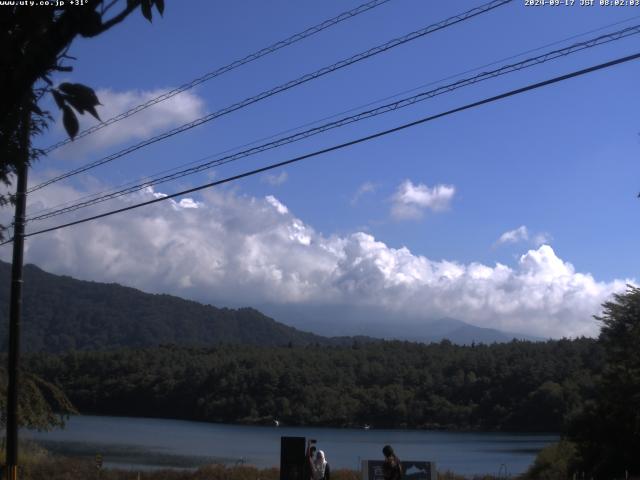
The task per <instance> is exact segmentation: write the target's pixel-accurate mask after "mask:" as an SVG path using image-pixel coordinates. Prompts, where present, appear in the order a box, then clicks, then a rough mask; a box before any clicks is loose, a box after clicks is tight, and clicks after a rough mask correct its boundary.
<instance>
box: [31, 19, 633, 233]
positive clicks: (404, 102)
mask: <svg viewBox="0 0 640 480" xmlns="http://www.w3.org/2000/svg"><path fill="white" fill-rule="evenodd" d="M639 33H640V24H639V25H634V26H631V27H628V28H624V29H622V30H618V31H616V32H612V33H608V34H606V35H601V36H599V37H596V38H593V39H590V40H586V41H584V42H579V43H576V44H573V45H570V46H568V47H565V48H561V49H557V50H553V51H550V52H547V53H544V54H542V55H538V56H536V57H532V58H528V59H526V60H523V61H521V62H517V63H513V64H509V65H504V66H502V67H500V68H497V69H495V70H491V71H488V72H482V73H480V74H478V75H475V76H473V77H469V78H465V79H462V80H459V81H457V82H454V83H451V84H448V85H443V86H440V87H438V88H435V89H432V90H429V91H426V92H421V93H418V94H417V95H413V96H411V97H407V98H403V99H400V100H397V101H395V102H391V103H388V104H386V105H382V106H380V107H377V108H374V109H370V110H367V111H363V112H360V113H357V114H355V115H350V116H347V117H343V118H341V119H339V120H336V121H333V122H329V123H326V124H324V125H320V126H317V127H314V128H311V129H308V130H305V131H302V132H298V133H295V134H293V135H289V136H286V137H282V138H279V139H277V140H274V141H272V142H268V143H264V144H262V145H258V146H256V147H252V148H249V149H246V150H243V151H240V152H237V153H234V154H231V155H226V156H224V157H222V158H218V159H215V160H212V161H209V162H206V163H201V164H198V165H195V166H193V167H190V168H187V169H184V170H180V171H177V172H174V173H171V174H166V175H163V176H159V177H157V178H153V179H150V180H147V181H145V182H141V183H138V184H135V185H132V186H128V187H127V188H123V189H120V190H117V191H114V192H111V193H108V194H105V195H102V196H98V197H95V198H91V199H89V200H84V201H80V202H77V203H74V204H72V205H69V206H66V207H64V208H60V209H57V210H53V211H49V212H47V213H43V214H40V215H34V216H31V217H30V218H28V219H27V221H28V222H32V221H37V220H45V219H48V218H51V217H55V216H58V215H62V214H64V213H69V212H73V211H76V210H79V209H81V208H86V207H89V206H91V205H95V204H98V203H102V202H105V201H108V200H111V199H114V198H118V197H121V196H124V195H128V194H131V193H135V192H138V191H140V190H144V189H146V188H149V187H153V186H154V185H158V184H161V183H166V182H169V181H172V180H176V179H179V178H182V177H185V176H187V175H193V174H196V173H199V172H202V171H205V170H208V169H210V168H213V167H217V166H220V165H224V164H227V163H230V162H233V161H236V160H239V159H241V158H245V157H248V156H251V155H255V154H258V153H261V152H264V151H267V150H271V149H274V148H277V147H280V146H282V145H287V144H289V143H293V142H297V141H299V140H303V139H305V138H309V137H311V136H314V135H317V134H319V133H323V132H326V131H328V130H332V129H334V128H338V127H342V126H345V125H348V124H351V123H355V122H359V121H361V120H364V119H366V118H371V117H375V116H378V115H382V114H385V113H388V112H391V111H394V110H398V109H401V108H404V107H408V106H410V105H414V104H416V103H418V102H422V101H425V100H428V99H430V98H433V97H436V96H438V95H442V94H444V93H449V92H452V91H454V90H457V89H459V88H462V87H466V86H469V85H473V84H475V83H479V82H482V81H484V80H488V79H491V78H495V77H498V76H502V75H505V74H508V73H512V72H516V71H519V70H522V69H525V68H529V67H532V66H535V65H540V64H542V63H545V62H548V61H550V60H555V59H558V58H561V57H565V56H567V55H570V54H573V53H576V52H580V51H582V50H586V49H589V48H593V47H596V46H599V45H603V44H607V43H610V42H613V41H616V40H620V39H622V38H626V37H629V36H631V35H636V34H639Z"/></svg>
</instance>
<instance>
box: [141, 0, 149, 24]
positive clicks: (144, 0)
mask: <svg viewBox="0 0 640 480" xmlns="http://www.w3.org/2000/svg"><path fill="white" fill-rule="evenodd" d="M140 7H141V8H142V15H144V18H146V19H147V20H149V21H150V22H151V17H152V13H151V0H142V2H141V3H140Z"/></svg>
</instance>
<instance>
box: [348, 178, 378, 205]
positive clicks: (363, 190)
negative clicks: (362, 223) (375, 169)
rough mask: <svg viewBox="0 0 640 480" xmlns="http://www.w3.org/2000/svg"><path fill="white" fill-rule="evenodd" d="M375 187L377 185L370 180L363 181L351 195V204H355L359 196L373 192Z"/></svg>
mask: <svg viewBox="0 0 640 480" xmlns="http://www.w3.org/2000/svg"><path fill="white" fill-rule="evenodd" d="M376 189H377V186H376V185H375V184H374V183H372V182H364V183H363V184H362V185H360V186H359V187H358V189H357V190H356V193H354V194H353V197H351V205H356V204H357V203H358V201H360V198H361V197H362V196H363V195H366V194H367V193H373V192H375V191H376Z"/></svg>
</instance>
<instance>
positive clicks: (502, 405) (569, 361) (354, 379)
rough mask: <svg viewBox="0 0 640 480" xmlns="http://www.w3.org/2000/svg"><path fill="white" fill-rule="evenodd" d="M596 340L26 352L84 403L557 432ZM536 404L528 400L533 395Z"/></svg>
mask: <svg viewBox="0 0 640 480" xmlns="http://www.w3.org/2000/svg"><path fill="white" fill-rule="evenodd" d="M598 349H599V346H598V345H597V344H596V342H595V341H594V340H589V339H578V340H572V341H569V340H561V341H549V342H544V343H531V342H517V341H514V342H511V343H508V344H494V345H491V346H487V345H476V346H473V347H470V346H468V347H463V346H455V345H451V344H431V345H423V344H415V343H409V342H379V343H366V344H361V345H360V346H359V348H358V349H353V348H352V347H351V346H315V347H312V346H307V347H296V346H294V347H291V348H289V347H288V346H282V347H263V346H252V345H219V346H217V347H215V348H186V347H177V346H164V347H158V348H148V349H119V350H114V351H102V352H95V351H93V352H92V351H85V352H71V353H67V354H61V355H52V354H44V353H40V354H32V355H29V356H28V357H26V358H25V360H24V362H25V365H27V366H28V368H29V369H30V370H31V371H33V372H35V373H37V374H38V375H40V376H42V377H43V378H45V379H47V380H48V381H50V382H52V383H54V384H57V385H60V386H61V387H62V388H63V389H64V391H65V392H67V394H68V395H69V398H70V399H71V401H72V402H73V403H74V405H76V406H77V407H78V409H79V410H80V411H82V412H84V413H96V414H105V415H131V416H152V417H164V418H181V419H190V420H199V421H211V422H224V423H248V424H261V423H265V424H272V423H273V419H274V418H277V419H279V420H280V422H281V423H282V424H284V425H318V426H320V425H327V426H344V427H346V426H352V427H360V426H362V425H364V424H369V425H372V426H373V427H374V428H384V427H406V428H446V429H483V430H516V431H517V430H520V431H523V430H524V431H560V429H561V428H562V422H563V418H564V417H563V416H564V414H565V413H567V412H572V411H575V410H577V409H580V408H581V407H582V403H581V402H582V399H583V398H586V399H588V398H590V395H592V391H591V390H592V385H591V382H586V383H583V381H582V380H583V379H590V378H591V377H592V376H593V375H597V374H598V366H597V365H595V366H594V365H593V364H592V359H593V358H594V357H597V356H598V353H597V351H598ZM536 402H540V403H541V405H540V408H536V409H533V410H532V404H533V403H536Z"/></svg>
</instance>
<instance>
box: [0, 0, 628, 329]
mask: <svg viewBox="0 0 640 480" xmlns="http://www.w3.org/2000/svg"><path fill="white" fill-rule="evenodd" d="M597 3H598V2H596V4H595V5H594V6H591V7H588V6H580V1H579V0H577V1H576V2H575V3H574V5H572V6H569V5H564V1H563V2H562V5H559V6H550V5H544V6H527V5H525V2H524V0H523V1H518V0H515V1H513V2H510V3H508V4H507V5H505V6H501V7H499V8H497V9H494V10H492V11H490V12H487V13H484V14H482V15H479V16H477V17H475V18H472V19H469V20H467V21H464V22H460V23H458V24H456V25H453V26H450V27H448V28H445V29H442V30H440V31H437V32H434V33H432V34H429V35H426V36H424V37H422V38H419V39H417V40H414V41H412V42H409V43H407V44H405V45H401V46H398V47H396V48H393V49H391V50H390V51H387V52H384V53H381V54H379V55H376V56H374V57H372V58H369V59H367V60H364V61H362V62H359V63H357V64H354V65H351V66H348V67H345V68H342V69H340V70H338V71H336V72H334V73H331V74H328V75H325V76H323V77H322V78H319V79H316V80H313V81H310V82H307V83H305V84H303V85H300V86H297V87H295V88H292V89H290V90H287V91H286V92H282V93H279V94H277V95H274V96H272V97H270V98H267V99H265V100H262V101H260V102H257V103H255V104H252V105H250V106H247V107H246V108H242V109H240V110H238V111H236V112H233V113H231V114H228V115H225V116H223V117H220V118H217V119H215V120H214V121H212V122H208V123H206V124H204V125H201V126H199V127H196V128H194V129H192V130H189V131H188V132H185V133H183V134H180V135H176V136H174V137H172V138H169V139H166V140H163V141H161V142H158V143H156V144H154V145H151V146H148V147H146V148H143V149H140V150H138V151H136V152H134V153H133V154H131V155H128V156H126V157H123V158H120V159H117V160H115V161H113V162H110V163H109V164H107V165H104V166H101V167H98V168H95V169H92V170H90V171H89V172H86V173H84V174H82V175H77V176H74V177H72V178H70V179H68V180H66V181H63V182H57V183H55V184H53V185H51V186H49V187H46V188H43V189H41V190H38V191H36V192H34V193H33V194H31V195H30V198H29V204H28V213H29V214H32V213H34V212H37V211H39V210H41V209H43V208H50V207H53V206H56V205H59V204H61V203H62V202H73V201H74V200H76V199H78V198H80V197H83V196H85V195H87V194H91V193H95V192H101V191H104V190H108V189H110V188H114V187H115V186H118V185H121V184H125V183H127V182H131V181H136V180H139V179H140V178H143V177H145V176H148V175H152V174H155V173H157V172H160V171H164V170H167V169H171V168H174V167H177V166H179V165H183V164H186V163H189V162H194V161H197V160H199V159H202V158H204V157H208V156H209V157H210V158H217V156H219V154H220V153H221V152H227V151H237V150H240V149H241V148H240V147H241V146H243V145H246V144H250V143H252V142H256V141H258V140H262V141H261V142H258V144H259V143H263V142H264V140H263V139H265V138H270V137H273V136H274V135H275V136H276V137H280V136H282V135H284V133H283V132H289V133H291V131H293V132H296V131H300V129H301V128H302V127H303V126H305V125H308V124H310V123H311V122H317V121H319V120H322V119H326V118H327V117H333V118H340V117H342V116H345V115H347V113H344V112H347V111H349V112H351V113H353V112H358V111H362V110H365V109H367V108H371V105H372V104H373V105H374V106H378V105H381V104H382V103H385V101H384V99H387V100H386V102H389V101H391V100H389V97H392V96H393V97H394V98H402V97H403V96H408V95H412V94H415V93H417V92H420V91H425V90H430V89H433V88H435V87H438V86H441V85H446V84H448V83H451V82H455V81H457V80H460V79H462V78H466V77H469V76H473V75H476V74H478V73H479V72H481V71H487V70H489V69H493V68H498V67H499V66H501V65H504V64H507V63H510V62H511V63H513V62H517V61H520V60H523V59H525V58H528V57H530V56H535V55H539V54H541V53H543V52H546V51H549V50H553V49H557V48H561V47H565V46H568V45H571V44H573V43H575V42H579V41H585V40H587V39H590V38H593V37H596V36H598V35H602V34H604V33H608V32H612V31H616V30H620V29H622V28H625V27H630V26H633V25H636V24H640V8H638V7H629V6H623V7H613V6H600V5H598V4H597ZM359 4H360V3H359V2H358V1H346V0H342V1H337V0H326V1H322V2H319V1H316V2H293V1H279V0H272V1H269V2H259V1H238V2H224V3H223V2H209V1H204V0H202V1H197V0H192V1H189V2H176V1H173V2H171V1H169V2H167V6H166V11H165V14H164V17H163V18H160V17H159V16H158V15H157V14H156V16H155V17H154V21H153V23H152V24H150V23H149V22H147V21H146V20H145V19H144V18H143V17H142V15H141V14H140V13H139V12H136V13H134V14H133V15H132V16H131V17H130V18H128V19H127V20H126V21H125V22H123V23H122V24H120V25H118V26H117V27H115V28H113V29H112V30H110V31H109V32H107V33H106V34H104V35H102V36H100V37H98V38H95V39H87V40H85V39H78V40H77V41H75V42H74V44H73V46H72V48H71V50H70V52H69V53H70V54H71V55H73V56H74V57H76V58H77V60H76V61H73V62H72V65H73V66H74V71H73V72H72V73H64V74H61V75H59V76H57V77H56V78H55V81H56V82H79V83H83V84H86V85H90V86H91V87H93V88H95V89H96V91H97V94H98V97H99V98H100V101H101V103H102V106H101V107H99V109H98V112H99V113H100V115H101V117H102V118H103V119H106V118H110V117H111V116H113V115H116V114H118V113H120V112H122V111H124V110H127V109H128V108H131V107H133V106H135V105H137V104H139V103H141V102H144V101H146V100H148V99H151V98H154V97H156V96H157V95H159V94H162V93H164V92H167V91H169V90H171V89H172V88H175V87H177V86H180V85H183V84H185V83H188V82H190V81H191V80H193V79H194V78H197V77H200V76H201V75H203V74H205V73H207V72H210V71H213V70H215V69H217V68H218V67H221V66H224V65H226V64H229V63H231V62H233V61H234V60H237V59H240V58H243V57H244V56H246V55H248V54H250V53H253V52H255V51H257V50H260V49H261V48H264V47H266V46H268V45H271V44H273V43H275V42H277V41H279V40H282V39H284V38H287V37H289V36H290V35H292V34H295V33H297V32H301V31H303V30H305V29H306V28H308V27H310V26H313V25H316V24H318V23H321V22H322V21H324V20H326V19H328V18H331V17H333V16H336V15H338V14H339V13H341V12H344V11H346V10H349V9H351V8H354V7H356V6H357V5H359ZM481 4H482V2H479V1H466V0H465V1H462V0H461V1H456V2H450V1H429V2H424V1H418V0H391V1H389V2H387V3H385V4H383V5H380V6H378V7H377V8H375V9H372V10H371V11H368V12H366V13H363V14H361V15H358V16H357V17H354V18H352V19H349V20H346V21H344V22H342V23H340V24H338V25H336V26H334V27H332V28H329V29H327V30H325V31H323V32H321V33H319V34H317V35H315V36H313V37H311V38H307V39H304V40H302V41H300V42H298V43H296V44H295V45H292V46H290V47H287V48H283V49H281V50H279V51H278V52H275V53H273V54H271V55H268V56H266V57H264V58H261V59H259V60H257V61H255V62H252V63H250V64H247V65H244V66H242V67H240V68H237V69H236V70H234V71H232V72H229V73H227V74H225V75H222V76H220V77H217V78H215V79H213V80H211V81H208V82H205V83H202V84H200V85H198V86H197V87H195V88H193V89H190V90H188V91H187V92H184V93H182V94H180V95H177V96H175V97H173V98H172V99H170V100H167V101H165V102H162V103H160V104H158V105H156V106H154V107H151V108H149V109H147V110H145V111H144V112H141V113H138V114H137V115H134V116H132V117H131V118H129V119H127V120H124V121H122V122H118V123H117V124H115V125H111V126H108V127H106V128H104V129H102V130H100V131H99V132H97V133H95V134H93V135H89V136H87V137H86V138H83V139H79V140H77V141H75V142H73V143H71V144H69V145H67V146H65V147H62V148H60V149H58V150H56V151H54V152H52V153H51V154H50V155H49V156H48V157H47V158H44V159H42V160H40V161H38V163H37V164H35V165H34V166H33V168H32V169H31V171H30V185H31V186H33V185H36V184H37V183H39V182H41V181H44V180H46V179H48V178H51V177H53V176H55V175H57V174H60V173H64V172H66V171H68V170H70V169H73V168H77V167H79V166H82V165H83V164H85V163H87V162H90V161H93V160H96V159H99V158H102V157H104V156H105V155H108V154H110V153H113V152H115V151H118V150H120V149H122V148H125V147H127V146H129V145H132V144H135V143H137V142H139V141H141V140H143V139H145V138H148V137H150V136H153V135H157V134H160V133H162V132H165V131H167V130H170V129H171V128H174V127H177V126H179V125H182V124H184V123H187V122H189V121H191V120H194V119H196V118H200V117H202V116H204V115H207V114H210V113H212V112H216V111H218V110H221V109H223V108H225V107H228V106H230V105H233V104H235V103H237V102H239V101H242V100H244V99H246V98H249V97H252V96H254V95H257V94H259V93H261V92H263V91H267V90H269V89H271V88H273V87H276V86H278V85H281V84H284V83H286V82H288V81H290V80H292V79H295V78H298V77H300V76H302V75H304V74H307V73H311V72H314V71H316V70H318V69H320V68H322V67H325V66H327V65H331V64H333V63H335V62H338V61H340V60H342V59H345V58H348V57H351V56H352V55H354V54H357V53H360V52H362V51H366V50H368V49H370V48H372V47H374V46H377V45H380V44H383V43H386V42H387V41H389V40H391V39H393V38H397V37H401V36H403V35H405V34H407V33H409V32H412V31H415V30H418V29H421V28H423V27H425V26H428V25H431V24H434V23H437V22H440V21H442V20H444V19H446V18H448V17H451V16H453V15H457V14H460V13H462V12H464V11H466V10H469V9H471V8H473V7H477V6H479V5H481ZM639 40H640V35H634V36H631V37H629V38H626V39H623V40H619V41H616V42H612V43H609V44H606V45H603V46H599V47H595V48H592V49H589V50H586V51H582V52H579V53H576V54H574V55H571V56H567V57H563V58H560V59H557V60H554V61H550V62H548V63H545V64H544V65H538V66H534V67H531V68H528V69H525V70H522V71H519V72H515V73H512V74H509V75H505V76H502V77H500V78H496V79H491V80H487V81H485V82H482V83H479V84H476V85H473V86H469V87H465V88H461V89H458V90H456V91H454V92H451V93H447V94H444V95H441V96H438V97H435V98H432V99H429V100H427V101H424V102H420V103H418V104H416V105H413V106H410V107H407V108H404V109H402V110H398V111H394V112H391V113H388V114H385V115H381V116H378V117H376V118H373V119H367V120H364V121H362V122H358V123H356V124H352V125H349V126H346V127H342V128H339V129H335V130H332V131H330V132H326V133H323V134H320V135H317V136H314V137H312V138H309V139H306V140H303V141H300V142H296V143H294V144H291V145H287V146H283V147H279V148H277V149H273V150H270V151H268V152H264V153H261V154H259V155H254V156H251V157H247V158H243V159H240V160H238V161H235V162H233V163H230V164H228V165H224V166H222V167H218V168H215V169H211V170H208V171H205V172H202V173H199V174H197V175H193V176H189V177H185V178H182V179H179V180H177V181H174V182H170V183H166V184H162V185H157V186H155V187H153V188H152V189H146V190H144V191H141V192H138V193H136V194H134V195H131V196H128V197H123V198H120V199H117V200H113V201H110V202H106V203H103V204H101V205H99V206H95V207H90V208H87V209H83V210H78V211H77V212H73V213H70V214H67V215H64V216H59V217H56V218H55V219H49V220H45V221H40V222H32V223H30V224H28V226H27V231H35V230H38V229H40V228H44V227H48V226H54V225H57V224H58V223H64V222H68V221H73V220H76V219H80V218H84V217H85V216H89V215H91V214H95V213H100V212H104V211H107V210H110V209H114V208H120V207H123V206H127V205H131V204H133V203H137V202H139V201H141V200H147V199H152V198H157V197H159V196H163V195H166V194H171V193H174V192H178V191H180V190H184V189H187V188H191V187H194V186H197V185H201V184H204V183H208V182H211V181H213V180H220V179H224V178H226V177H228V176H231V175H236V174H239V173H242V172H244V171H247V170H251V169H255V168H258V167H261V166H265V165H268V164H271V163H275V162H280V161H283V160H287V159H290V158H293V157H296V156H299V155H303V154H306V153H310V152H313V151H316V150H320V149H324V148H327V147H330V146H333V145H337V144H340V143H343V142H347V141H350V140H352V139H356V138H359V137H363V136H366V135H370V134H372V133H375V132H378V131H381V130H386V129H390V128H393V127H396V126H399V125H401V124H403V123H408V122H411V121H414V120H417V119H419V118H423V117H426V116H430V115H434V114H437V113H440V112H444V111H447V110H450V109H453V108H456V107H460V106H463V105H465V104H468V103H472V102H475V101H478V100H482V99H484V98H487V97H491V96H494V95H498V94H500V93H503V92H506V91H509V90H513V89H516V88H520V87H523V86H526V85H528V84H531V83H535V82H540V81H542V80H546V79H548V78H551V77H555V76H558V75H562V74H565V73H569V72H572V71H574V70H578V69H582V68H586V67H589V66H592V65H595V64H599V63H603V62H606V61H609V60H612V59H616V58H618V57H623V56H626V55H630V54H634V53H637V51H638V49H639V46H640V41H639ZM541 47H542V48H541ZM532 50H535V51H533V52H532ZM464 72H467V73H464ZM462 73H464V74H463V75H460V74H462ZM639 76H640V63H639V61H637V60H636V61H635V62H629V63H625V64H623V65H618V66H615V67H612V68H609V69H606V70H602V71H598V72H594V73H591V74H589V75H586V76H583V77H579V78H574V79H570V80H567V81H564V82H561V83H558V84H555V85H550V86H547V87H544V88H542V89H538V90H535V91H530V92H526V93H523V94H520V95H517V96H514V97H510V98H507V99H503V100H500V101H498V102H494V103H491V104H488V105H483V106H480V107H477V108H473V109H470V110H466V111H463V112H459V113H456V114H453V115H450V116H447V117H444V118H439V119H436V120H434V121H431V122H427V123H424V124H421V125H417V126H415V127H412V128H409V129H406V130H403V131H400V132H397V133H394V134H391V135H386V136H384V137H381V138H377V139H374V140H371V141H368V142H364V143H361V144H358V145H354V146H351V147H349V148H344V149H341V150H338V151H334V152H330V153H327V154H323V155H319V156H316V157H314V158H310V159H307V160H305V161H303V162H299V163H297V164H293V165H289V166H286V167H284V168H279V169H274V170H271V171H270V172H268V173H263V174H260V175H256V176H252V177H249V178H245V179H241V180H238V181H235V182H231V183H227V184H225V185H221V186H218V187H214V188H210V189H206V190H203V191H201V192H197V193H193V194H189V195H186V196H183V197H178V198H176V199H174V200H170V201H165V202H160V203H157V204H155V205H153V206H149V207H144V208H141V209H138V210H133V211H130V212H127V213H123V214H119V215H115V216H112V217H109V218H105V219H101V220H96V221H93V222H89V223H86V224H83V225H80V226H74V227H70V228H66V229H62V230H58V231H55V232H51V233H45V234H41V235H37V236H34V237H30V238H29V239H28V240H27V245H26V261H27V262H31V263H35V264H36V265H39V266H40V267H42V268H44V269H46V270H48V271H51V272H53V273H58V274H67V275H72V276H74V277H77V278H82V279H86V280H94V281H108V282H117V283H121V284H124V285H129V286H133V287H136V288H140V289H142V290H145V291H149V292H158V293H171V294H175V295H179V296H182V297H185V298H192V299H195V300H198V301H202V302H205V303H212V304H215V305H220V306H222V305H229V306H241V305H259V304H262V303H272V304H278V305H284V306H286V305H295V306H300V305H302V306H304V305H308V306H309V307H310V308H311V307H312V306H327V305H331V306H340V305H342V306H345V307H347V306H363V307H367V308H379V309H380V311H382V312H393V315H390V316H389V318H390V319H391V318H393V320H390V321H398V320H397V319H398V318H406V319H407V322H412V324H413V325H414V326H415V327H417V328H420V327H421V326H423V325H424V328H428V322H429V321H431V320H436V319H439V318H444V317H452V318H457V319H459V320H462V321H465V322H468V323H470V324H473V325H477V326H481V327H490V328H499V329H504V330H508V331H513V332H520V333H524V334H530V335H537V336H542V337H545V338H548V337H550V338H559V337H563V336H567V337H575V336H580V335H588V336H593V335H597V333H598V328H599V326H598V322H597V321H595V320H594V319H593V318H592V316H593V315H594V314H598V313H600V311H601V307H600V305H601V304H602V302H603V301H606V300H607V299H609V298H610V296H611V294H612V293H614V292H622V291H624V289H625V284H627V283H637V279H638V267H639V266H640V265H639V260H638V256H637V255H636V250H637V245H639V244H640V222H638V209H639V208H640V200H639V199H638V198H637V195H638V192H639V191H640V182H639V181H638V180H639V179H640V175H639V174H640V165H639V163H638V152H639V150H640V136H639V133H640V120H639V119H638V111H639V109H638V99H639V98H640V97H639V96H638V94H637V92H638V78H639ZM408 91H412V92H413V93H406V92H408ZM403 92H404V94H403ZM398 94H403V95H400V96H396V95H398ZM44 102H45V103H44V105H45V106H49V107H51V101H50V100H49V99H45V100H44ZM340 114H342V115H340ZM336 115H337V116H336ZM334 116H335V117H334ZM56 117H57V118H56V120H57V121H56V123H55V124H54V125H52V126H51V128H50V131H49V132H48V133H46V134H45V135H43V136H41V137H39V138H37V139H35V140H34V143H35V144H36V145H38V146H43V147H44V146H48V145H50V144H52V143H55V142H56V141H58V140H61V139H64V138H65V133H64V131H63V128H62V127H61V121H60V118H59V115H57V114H56ZM326 121H328V120H324V122H326ZM94 123H95V121H93V120H92V119H91V117H88V118H87V116H86V115H85V116H84V117H81V128H85V127H88V126H91V125H93V124H94ZM320 123H323V122H320ZM320 123H317V124H314V125H318V124H320ZM305 128H308V127H305ZM10 214H11V212H10V211H9V210H7V209H4V210H2V211H0V220H2V221H5V222H6V221H7V219H8V218H9V217H10ZM0 257H1V258H3V259H5V260H8V259H10V249H9V248H7V247H3V248H2V249H1V250H0ZM27 288H28V287H27ZM345 321H348V318H346V319H345ZM364 328H366V327H364ZM360 333H366V331H362V332H360Z"/></svg>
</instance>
